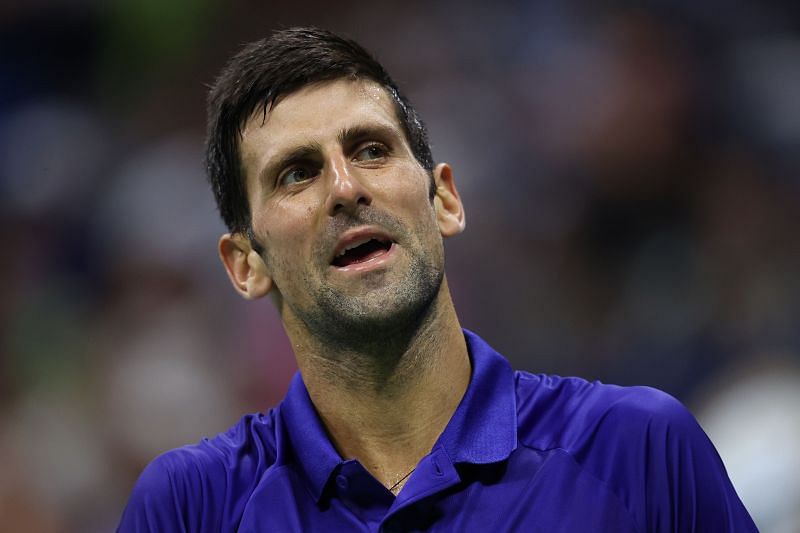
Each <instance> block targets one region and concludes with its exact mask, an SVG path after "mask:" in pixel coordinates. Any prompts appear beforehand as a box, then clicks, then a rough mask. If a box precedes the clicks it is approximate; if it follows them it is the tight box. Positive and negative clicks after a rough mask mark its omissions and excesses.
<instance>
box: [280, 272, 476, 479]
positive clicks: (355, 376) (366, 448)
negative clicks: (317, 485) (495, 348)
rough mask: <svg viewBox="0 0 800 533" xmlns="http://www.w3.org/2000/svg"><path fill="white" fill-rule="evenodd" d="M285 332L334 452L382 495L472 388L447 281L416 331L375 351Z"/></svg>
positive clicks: (371, 345) (371, 346)
mask: <svg viewBox="0 0 800 533" xmlns="http://www.w3.org/2000/svg"><path fill="white" fill-rule="evenodd" d="M287 332H288V333H289V336H290V338H291V340H292V344H293V345H294V348H295V354H296V356H297V361H298V366H299V367H300V371H301V372H302V375H303V381H304V383H305V385H306V388H307V389H308V392H309V395H310V396H311V400H312V402H313V403H314V406H315V407H316V409H317V412H318V413H319V415H320V418H321V419H322V421H323V423H324V424H325V427H326V429H327V430H328V433H329V435H330V437H331V440H332V441H333V444H334V446H335V447H336V448H337V450H338V451H339V453H340V454H341V455H342V457H344V458H346V459H353V458H354V459H358V461H359V462H360V463H361V464H362V465H363V466H364V467H365V468H366V469H367V470H369V471H370V473H371V474H372V475H373V476H375V477H376V478H377V479H378V480H379V481H381V482H382V483H383V484H384V485H385V486H386V487H387V488H391V487H392V486H393V485H395V484H396V483H397V482H398V481H400V480H401V478H403V476H404V475H406V474H407V473H408V472H409V471H410V470H412V469H413V468H414V467H415V466H416V464H417V462H418V461H419V460H420V459H421V458H422V457H423V456H424V455H426V454H427V453H428V452H430V450H431V448H432V447H433V444H434V443H435V442H436V439H437V438H438V437H439V435H440V434H441V432H442V430H443V429H444V427H445V426H446V425H447V422H448V421H449V420H450V418H451V416H452V414H453V412H454V411H455V409H456V407H457V406H458V403H459V402H460V401H461V398H462V397H463V396H464V392H465V391H466V388H467V385H468V383H469V378H470V363H469V356H468V354H467V347H466V343H465V341H464V336H463V333H462V331H461V327H460V326H459V323H458V318H457V317H456V314H455V309H454V308H453V303H452V300H451V298H450V293H449V290H448V288H447V282H446V281H444V282H443V283H442V286H441V287H440V291H439V295H438V297H437V298H436V299H435V300H434V303H433V304H432V305H431V309H430V310H429V312H428V313H427V314H426V316H425V317H424V318H423V319H422V320H421V321H420V323H419V324H418V325H417V327H415V329H414V331H411V332H407V331H398V332H395V334H394V335H388V336H387V338H385V339H383V340H382V341H381V342H380V343H366V344H364V345H360V346H355V347H349V348H348V347H343V346H336V348H335V349H332V348H330V345H327V346H323V345H322V344H321V343H319V342H315V340H314V338H313V337H312V336H310V335H306V334H303V332H302V330H300V329H299V328H293V327H290V324H288V323H287ZM403 482H404V481H401V482H400V484H398V485H397V487H395V489H394V492H395V493H396V492H398V491H399V489H400V488H401V487H402V483H403Z"/></svg>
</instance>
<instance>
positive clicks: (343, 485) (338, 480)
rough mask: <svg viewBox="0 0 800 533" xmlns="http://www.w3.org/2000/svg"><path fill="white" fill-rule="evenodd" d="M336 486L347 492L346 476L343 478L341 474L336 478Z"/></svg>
mask: <svg viewBox="0 0 800 533" xmlns="http://www.w3.org/2000/svg"><path fill="white" fill-rule="evenodd" d="M336 484H337V485H338V486H339V488H340V489H342V490H347V485H348V481H347V476H343V475H341V474H339V475H338V476H336Z"/></svg>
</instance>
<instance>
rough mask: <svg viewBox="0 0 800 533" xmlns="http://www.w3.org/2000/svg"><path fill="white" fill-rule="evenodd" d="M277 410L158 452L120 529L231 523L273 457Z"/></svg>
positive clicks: (203, 527)
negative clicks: (189, 443)
mask: <svg viewBox="0 0 800 533" xmlns="http://www.w3.org/2000/svg"><path fill="white" fill-rule="evenodd" d="M275 416H276V414H275V411H274V410H272V411H270V412H269V413H268V414H252V415H246V416H244V417H243V418H242V419H241V420H240V421H239V422H238V423H237V424H236V425H234V426H233V427H231V428H230V429H229V430H227V431H226V432H224V433H221V434H219V435H217V436H215V437H213V438H206V439H203V440H201V441H200V442H199V443H197V444H193V445H190V446H183V447H181V448H176V449H174V450H170V451H168V452H166V453H164V454H162V455H160V456H158V457H156V458H155V459H154V460H153V461H151V462H150V464H148V465H147V467H145V469H144V471H143V472H142V473H141V475H140V476H139V479H138V480H137V481H136V484H135V486H134V488H133V491H132V493H131V496H130V498H129V500H128V504H127V506H126V508H125V511H124V513H123V516H122V520H121V522H120V526H119V531H125V532H127V531H137V532H139V531H161V530H164V531H172V530H176V531H178V530H190V531H205V530H217V531H218V530H220V528H221V529H223V530H226V529H229V526H230V524H229V522H230V521H231V520H233V521H235V520H237V519H238V518H237V516H238V514H239V513H238V512H237V511H239V510H241V509H242V508H243V506H244V503H245V502H246V498H247V497H248V496H249V494H250V492H252V490H253V488H254V487H255V486H256V484H257V483H258V480H259V479H260V478H261V476H262V475H263V474H264V472H265V471H266V470H267V469H269V468H270V467H271V466H272V465H273V464H274V463H275V457H276V444H275V443H276V436H275V429H276V428H275ZM231 529H235V527H233V528H231Z"/></svg>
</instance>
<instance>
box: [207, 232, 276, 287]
mask: <svg viewBox="0 0 800 533" xmlns="http://www.w3.org/2000/svg"><path fill="white" fill-rule="evenodd" d="M219 258H220V259H221V260H222V264H223V265H225V270H226V271H227V272H228V277H229V278H230V280H231V283H232V284H233V288H234V289H236V292H238V293H239V294H241V295H242V296H243V297H245V298H247V299H248V300H255V299H256V298H261V297H262V296H264V295H266V294H267V293H269V291H270V290H271V289H272V278H271V277H270V275H269V272H267V265H266V264H265V263H264V260H263V259H262V258H261V256H260V255H258V252H256V251H255V250H253V248H252V246H250V241H249V240H248V239H247V237H245V236H244V235H241V234H239V233H235V234H233V235H231V234H230V233H226V234H225V235H223V236H222V237H220V238H219Z"/></svg>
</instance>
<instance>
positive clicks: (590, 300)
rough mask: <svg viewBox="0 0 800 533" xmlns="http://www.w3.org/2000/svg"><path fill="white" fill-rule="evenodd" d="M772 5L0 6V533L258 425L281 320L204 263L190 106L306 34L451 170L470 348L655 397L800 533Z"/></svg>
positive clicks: (50, 525) (792, 134)
mask: <svg viewBox="0 0 800 533" xmlns="http://www.w3.org/2000/svg"><path fill="white" fill-rule="evenodd" d="M796 5H798V4H795V7H792V4H790V3H786V4H781V3H763V2H737V3H735V5H734V3H731V2H720V1H713V0H712V1H704V2H693V1H688V0H686V1H674V2H666V1H665V2H611V3H609V2H577V1H572V2H563V1H541V2H522V1H517V2H511V1H507V2H493V3H491V4H490V3H489V2H485V3H481V2H464V1H455V0H450V1H440V2H421V1H419V2H413V1H412V2H409V1H402V2H401V1H393V2H354V1H346V0H345V1H339V2H322V1H318V2H306V1H296V2H280V3H279V2H256V1H254V0H251V1H245V0H235V1H227V2H223V1H221V0H171V1H161V0H117V1H110V2H100V1H89V0H83V1H80V0H72V1H67V0H62V1H54V0H51V1H43V0H40V1H25V2H23V1H8V0H6V1H4V2H2V3H0V206H2V210H1V211H0V222H1V223H0V243H1V244H2V249H3V254H2V257H3V259H2V263H1V264H0V281H1V282H2V286H0V288H2V298H1V299H0V335H1V336H0V530H4V531H5V530H7V531H32V532H39V531H41V532H56V531H107V530H110V529H112V528H113V526H114V525H115V524H116V521H117V519H118V517H119V514H120V512H121V510H122V507H123V505H124V503H125V500H126V498H127V496H128V493H129V491H130V488H131V486H132V484H133V482H134V480H135V479H136V476H137V475H138V473H139V472H140V471H141V469H142V468H143V466H144V465H145V464H146V463H147V462H148V461H149V460H150V459H152V458H153V457H154V456H155V455H157V454H158V453H160V452H162V451H165V450H167V449H169V448H171V447H175V446H178V445H181V444H185V443H191V442H195V441H197V440H198V439H199V438H200V437H201V436H202V435H213V434H216V433H218V432H220V431H223V430H224V429H226V428H227V427H228V426H230V425H232V424H233V423H234V422H235V421H236V420H237V419H238V417H239V416H240V415H241V414H243V413H246V412H251V411H259V410H266V409H268V408H269V407H270V406H271V405H274V404H275V403H276V402H278V401H279V400H280V398H281V397H282V396H283V394H284V392H285V389H286V386H287V383H288V380H289V379H290V377H291V375H292V373H293V372H294V368H295V364H294V361H293V357H292V354H291V351H290V349H289V346H288V342H287V340H286V338H285V336H284V334H283V331H282V329H281V326H280V323H279V321H278V319H277V315H276V313H275V311H274V310H273V309H272V308H271V305H270V303H269V302H268V301H263V302H257V303H248V302H245V301H240V300H239V299H238V297H236V296H235V294H234V293H233V291H232V290H231V289H230V287H229V286H228V281H227V278H226V276H225V274H224V271H223V268H222V266H221V265H220V264H219V262H218V260H217V258H216V252H215V246H216V240H217V237H218V235H219V234H220V233H221V232H223V227H222V224H221V222H220V221H219V219H218V217H217V215H216V213H215V208H214V205H213V201H212V197H211V194H210V191H209V190H208V187H207V185H206V182H205V176H204V171H203V165H202V156H203V154H202V144H203V135H204V128H205V123H204V122H205V110H204V100H205V94H206V91H207V85H208V84H210V83H211V82H212V81H213V79H214V76H215V75H216V73H217V72H218V70H219V69H220V68H221V67H222V65H223V63H224V62H225V60H226V59H227V58H228V57H229V56H230V55H232V54H233V53H234V52H236V51H237V50H238V49H239V47H240V46H241V45H242V44H243V43H245V42H248V41H250V40H254V39H257V38H261V37H263V36H265V35H267V34H268V33H269V32H270V30H272V29H275V28H285V27H289V26H293V25H308V24H314V25H319V26H322V27H325V28H329V29H332V30H335V31H339V32H342V33H345V34H347V35H349V36H351V37H354V38H355V39H357V40H358V41H360V42H361V43H362V44H364V45H365V46H366V47H367V48H369V49H370V50H372V51H373V52H374V53H375V54H376V55H377V56H378V58H379V59H380V60H381V61H382V62H383V63H384V64H385V65H386V67H387V68H388V70H389V71H390V72H391V74H392V76H393V77H394V78H395V80H396V81H397V82H398V83H399V84H400V86H401V88H402V89H404V91H405V92H406V93H407V95H408V96H409V97H410V99H411V100H412V102H413V103H414V104H415V105H416V107H417V108H418V110H419V112H420V114H421V116H422V118H423V120H425V122H426V123H427V125H428V127H429V130H430V136H431V139H432V142H433V150H434V157H435V158H436V160H437V161H448V162H450V163H451V164H452V165H453V167H454V169H455V175H456V180H457V183H458V185H459V188H460V192H461V195H462V198H463V200H464V203H465V205H466V210H467V231H466V233H464V234H463V235H461V236H459V237H457V238H455V239H452V240H449V241H448V242H447V253H448V278H449V280H450V286H451V288H452V291H453V294H454V298H455V300H456V306H457V309H458V311H459V315H460V317H461V320H462V324H463V326H464V327H467V328H469V329H472V330H475V331H476V332H478V333H480V334H481V335H482V336H483V337H484V338H486V339H487V340H488V341H489V342H490V343H492V344H493V345H494V346H495V347H496V348H497V349H498V350H499V351H501V352H502V353H504V354H505V355H506V356H508V357H509V359H511V361H512V362H513V364H514V366H515V367H517V368H520V369H525V370H529V371H532V372H547V373H557V374H562V375H580V376H583V377H586V378H589V379H600V380H603V381H607V382H612V383H619V384H647V385H652V386H655V387H659V388H662V389H664V390H666V391H668V392H670V393H671V394H673V395H675V396H676V397H678V398H679V399H680V400H682V401H683V402H684V403H686V404H687V405H689V407H690V408H691V409H692V410H693V411H694V412H695V414H696V415H697V416H698V417H699V418H700V420H701V422H702V423H703V425H704V427H705V428H706V430H707V431H708V432H709V434H710V436H711V437H712V439H713V440H714V441H715V443H716V444H717V446H718V449H719V450H720V453H721V455H722V456H723V459H724V460H725V462H726V465H727V466H728V468H729V471H730V474H731V477H732V479H733V481H734V483H735V484H736V487H737V489H738V490H739V492H740V494H741V496H742V498H743V500H744V502H745V504H746V505H747V506H748V508H749V509H750V510H751V512H752V513H753V515H754V517H755V518H756V521H757V522H758V523H759V525H760V527H761V528H762V531H774V532H797V531H800V529H797V527H798V526H796V524H798V523H800V516H798V514H797V513H798V511H797V509H800V459H798V456H800V454H797V453H796V442H797V441H798V439H800V377H799V376H800V371H799V370H798V367H799V366H800V356H799V355H798V354H800V328H799V327H798V315H799V314H800V276H799V275H798V274H799V273H800V240H799V239H798V230H800V176H799V175H798V170H799V169H800V9H799V8H798V7H796ZM793 513H794V514H793Z"/></svg>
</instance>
